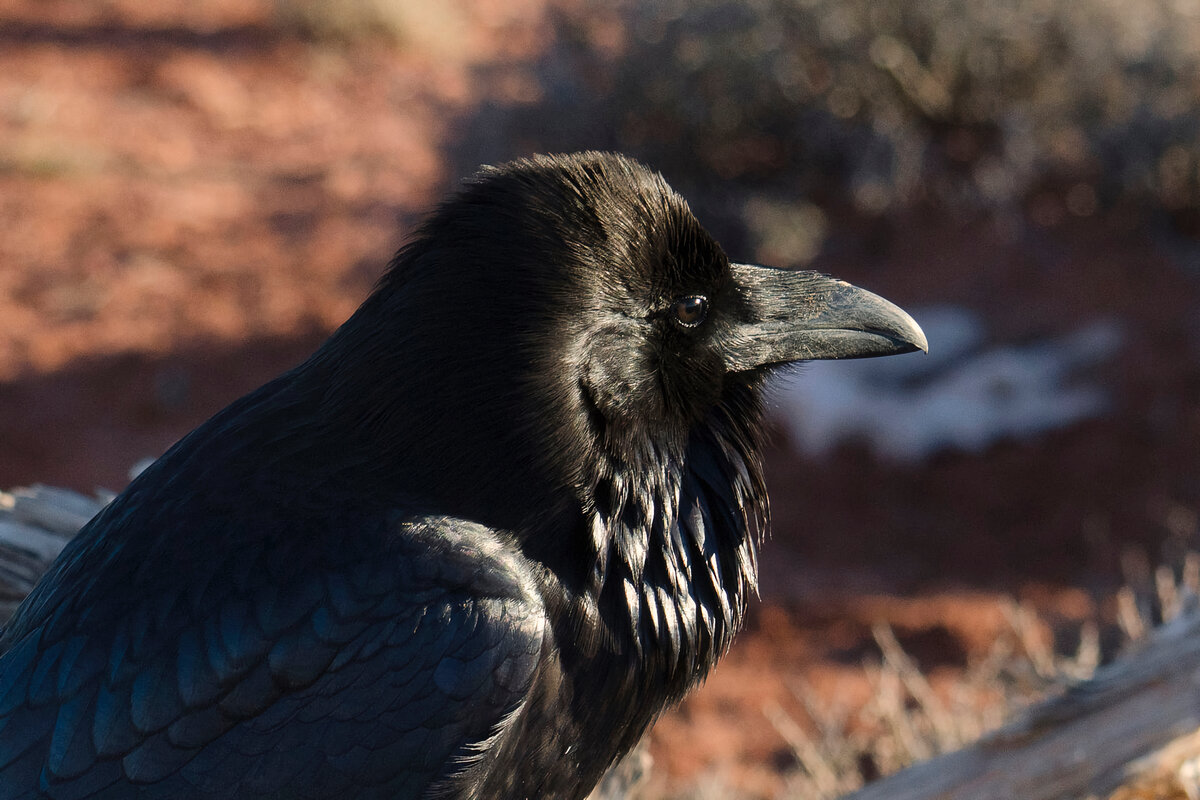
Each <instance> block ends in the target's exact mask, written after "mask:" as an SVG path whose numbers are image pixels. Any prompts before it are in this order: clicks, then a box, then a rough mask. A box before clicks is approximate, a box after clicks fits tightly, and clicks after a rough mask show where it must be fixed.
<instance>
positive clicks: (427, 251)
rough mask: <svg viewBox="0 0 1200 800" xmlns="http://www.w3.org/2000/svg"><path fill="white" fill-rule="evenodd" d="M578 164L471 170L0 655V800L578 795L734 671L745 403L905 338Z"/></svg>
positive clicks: (832, 286)
mask: <svg viewBox="0 0 1200 800" xmlns="http://www.w3.org/2000/svg"><path fill="white" fill-rule="evenodd" d="M925 348H926V343H925V338H924V335H923V334H922V332H921V330H920V328H919V327H918V326H917V324H916V323H915V322H914V321H913V320H912V319H911V318H910V317H909V316H908V315H907V314H905V313H904V312H903V311H901V310H900V309H898V308H897V307H895V306H894V305H892V304H891V303H888V302H887V301H885V300H883V299H882V298H879V297H877V296H876V295H873V294H871V293H869V292H866V291H864V290H862V289H858V288H856V287H854V286H851V285H849V284H847V283H843V282H841V281H837V280H834V279H832V278H828V277H825V276H822V275H819V274H817V273H814V272H803V271H787V270H781V269H773V268H768V267H759V266H748V265H745V264H737V263H731V262H730V261H729V259H728V258H727V257H726V256H725V254H724V252H722V250H721V248H720V247H719V246H718V245H717V243H716V242H715V241H714V240H713V239H712V238H711V237H710V236H709V235H708V234H707V233H706V232H705V230H704V229H703V228H701V226H700V224H699V223H698V222H697V221H696V219H695V218H694V217H693V215H692V214H691V212H690V211H689V209H688V206H687V205H686V203H685V202H684V200H683V199H682V198H681V197H680V196H679V195H677V194H676V193H675V192H674V191H672V190H671V189H670V188H669V187H668V186H667V184H666V183H665V181H664V180H663V179H662V177H661V176H659V175H658V174H656V173H654V172H652V171H650V170H648V169H647V168H645V167H643V166H642V165H640V164H638V163H637V162H635V161H632V160H630V159H628V158H625V157H622V156H619V155H614V154H605V153H582V154H574V155H565V156H538V157H533V158H529V159H525V160H520V161H516V162H513V163H510V164H506V165H504V166H500V167H493V168H484V169H483V170H482V171H481V172H480V173H479V174H478V175H477V176H476V177H475V178H474V179H473V180H470V181H468V182H467V183H465V184H464V185H463V187H462V188H461V189H460V190H459V191H458V192H457V193H456V194H455V195H453V196H452V197H451V198H450V199H448V200H447V201H445V202H444V203H443V204H442V205H441V206H439V207H438V208H437V209H436V210H435V211H434V212H433V213H432V214H431V215H430V216H429V218H428V219H427V220H426V221H425V222H424V224H423V225H422V226H421V227H420V229H419V231H418V233H417V235H416V236H415V237H414V239H413V240H412V241H411V242H410V243H409V244H408V245H406V246H405V247H403V248H402V249H401V250H400V251H399V253H398V254H397V255H396V256H395V258H394V259H393V261H392V263H391V264H390V266H389V268H388V270H387V272H386V273H385V275H384V277H383V278H382V279H381V280H380V282H379V285H378V286H377V287H376V289H375V291H374V292H373V293H372V294H371V295H370V297H369V298H368V299H367V300H366V301H365V302H364V304H363V305H362V307H361V308H360V309H359V310H358V311H357V312H356V313H355V314H354V315H353V316H352V317H351V318H350V319H349V320H348V321H347V322H346V323H345V324H344V325H343V326H342V327H341V328H339V329H338V330H337V331H336V332H334V333H333V335H332V336H331V337H330V338H329V340H328V341H327V342H325V344H324V345H322V347H321V348H320V349H319V350H318V351H317V352H316V353H315V354H314V355H313V356H311V357H310V358H309V359H308V360H307V361H306V362H304V363H303V364H301V365H300V366H298V367H296V368H295V369H293V370H291V371H290V372H288V373H286V374H284V375H282V376H281V377H279V378H276V379H275V380H273V381H271V382H270V383H268V384H266V385H265V386H263V387H261V388H260V389H258V390H257V391H254V392H252V393H251V394H249V395H247V396H246V397H243V398H242V399H240V400H238V401H236V402H234V403H233V404H232V405H230V406H229V407H228V408H226V409H224V410H223V411H221V412H219V413H218V414H216V416H214V417H213V418H212V419H210V420H209V421H208V422H206V423H204V424H203V425H201V426H200V427H199V428H197V429H196V430H195V431H193V432H192V433H191V434H189V435H188V436H186V437H184V438H183V439H182V440H181V441H180V442H179V443H177V444H176V445H175V446H174V447H172V448H171V449H170V450H169V451H168V452H167V453H166V454H165V455H163V456H162V457H161V458H159V459H158V460H157V461H156V462H155V463H154V464H153V465H151V466H150V467H149V468H147V469H146V470H145V471H144V472H143V473H142V474H141V475H139V476H138V477H137V478H136V479H135V480H134V481H133V482H132V483H131V484H130V485H129V487H128V488H126V489H125V491H124V492H122V493H121V494H120V495H119V496H118V497H117V498H116V499H115V500H113V502H112V503H111V504H109V505H108V506H107V507H106V508H105V509H104V510H103V511H102V512H101V513H100V514H98V515H97V516H96V518H95V519H93V520H92V521H91V522H90V523H89V524H88V525H87V526H86V527H85V528H84V529H83V530H82V531H81V532H80V533H79V534H78V536H77V537H76V538H75V539H74V540H73V541H72V542H71V543H70V544H69V546H68V547H67V548H66V549H65V550H64V551H63V553H62V555H61V557H60V558H59V559H58V560H57V561H56V562H55V564H54V565H53V566H52V567H51V569H50V571H49V572H48V573H47V574H46V576H45V577H44V579H43V580H42V581H41V583H40V584H39V585H38V586H37V587H36V588H35V589H34V591H33V593H32V594H30V596H29V597H28V599H27V600H26V601H25V603H24V604H23V605H22V606H21V607H20V609H19V610H18V611H17V613H16V615H15V616H14V617H13V618H12V620H11V621H10V622H9V624H8V626H7V627H6V628H5V629H4V630H3V633H2V635H0V652H3V656H2V657H0V798H2V799H3V800H27V799H31V798H53V800H80V799H81V798H93V799H97V800H98V799H100V798H105V799H107V798H172V799H173V800H179V799H180V798H314V799H315V798H338V799H339V800H342V799H345V798H363V799H366V798H421V797H429V798H581V797H583V796H585V795H586V794H587V793H588V792H589V790H590V789H591V787H592V786H593V785H594V784H595V783H596V782H597V780H598V779H599V777H600V776H601V774H602V773H603V771H604V770H605V769H606V768H607V767H608V766H609V765H610V764H611V763H612V762H613V761H614V760H615V759H617V758H618V757H619V756H621V755H622V754H623V753H625V752H627V751H628V750H629V749H630V748H631V747H632V746H633V745H634V744H635V743H636V742H637V740H638V739H639V738H640V737H641V735H642V734H643V732H644V731H645V729H646V728H647V727H648V726H649V725H650V723H651V722H652V721H653V720H654V718H655V717H656V715H658V714H659V713H660V712H661V711H662V710H663V709H664V708H665V707H667V706H668V705H670V704H671V703H674V702H675V701H677V700H679V699H680V698H681V697H682V696H683V695H684V694H685V693H686V692H687V691H688V689H689V688H691V687H692V686H694V685H695V684H696V683H697V682H698V681H700V680H701V679H702V678H703V677H704V676H705V675H706V674H707V673H708V671H709V670H710V669H711V668H712V667H713V665H714V664H715V663H716V661H717V659H718V658H719V657H720V656H721V654H722V653H723V652H724V651H725V650H726V648H727V647H728V646H729V643H730V641H731V638H732V637H733V635H734V633H735V632H736V631H737V630H738V627H739V625H740V624H741V621H742V617H743V613H744V611H745V608H746V602H747V598H748V596H749V595H750V594H751V593H753V592H754V590H755V587H756V556H755V547H756V538H757V537H758V536H759V535H760V534H761V533H762V531H763V530H764V529H765V526H766V514H767V498H766V493H765V490H764V487H763V480H762V467H761V458H760V443H761V440H762V435H763V434H762V424H761V421H760V417H761V413H762V408H761V407H762V401H761V398H760V395H761V391H762V384H763V381H764V378H765V376H766V375H767V374H769V373H770V372H771V371H773V370H774V369H775V368H777V367H778V366H780V365H783V364H787V363H789V362H794V361H797V360H804V359H819V358H855V357H865V356H878V355H886V354H890V353H902V352H908V351H912V350H916V349H925Z"/></svg>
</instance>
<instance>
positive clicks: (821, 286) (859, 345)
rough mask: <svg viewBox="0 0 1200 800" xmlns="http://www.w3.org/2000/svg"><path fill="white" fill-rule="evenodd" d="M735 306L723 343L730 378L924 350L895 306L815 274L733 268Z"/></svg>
mask: <svg viewBox="0 0 1200 800" xmlns="http://www.w3.org/2000/svg"><path fill="white" fill-rule="evenodd" d="M731 266H732V268H733V277H734V281H735V282H736V283H737V285H738V291H739V293H740V295H741V298H742V300H743V305H742V309H741V314H740V315H739V316H740V317H741V318H740V319H738V320H737V321H736V329H735V330H733V331H731V332H730V334H728V335H727V336H726V337H725V340H726V347H725V365H726V367H727V368H728V369H729V370H730V371H731V372H743V371H746V370H752V369H757V368H760V367H769V366H771V365H773V364H784V363H787V362H789V361H807V360H811V359H819V358H871V357H873V356H890V355H895V354H897V353H911V352H913V351H914V350H925V351H928V350H929V343H928V342H927V341H926V340H925V334H924V332H922V330H921V326H919V325H917V323H916V321H915V320H914V319H913V318H912V317H910V316H909V315H908V314H906V313H905V312H904V311H903V310H902V309H900V308H899V307H898V306H896V305H894V304H892V303H889V302H888V301H887V300H884V299H883V298H882V297H880V296H879V295H876V294H872V293H871V292H868V291H866V290H865V289H859V288H858V287H857V286H852V285H850V284H849V283H846V282H845V281H839V280H837V279H835V278H830V277H827V276H825V275H821V274H820V273H817V272H807V271H800V270H785V269H774V268H771V267H760V266H753V265H747V264H733V265H731Z"/></svg>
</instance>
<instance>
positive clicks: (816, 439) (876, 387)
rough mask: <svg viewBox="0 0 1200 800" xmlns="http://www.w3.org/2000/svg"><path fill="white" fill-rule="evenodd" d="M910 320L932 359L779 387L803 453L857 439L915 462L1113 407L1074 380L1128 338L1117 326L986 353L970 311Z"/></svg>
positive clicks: (819, 367)
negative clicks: (917, 326) (919, 329)
mask: <svg viewBox="0 0 1200 800" xmlns="http://www.w3.org/2000/svg"><path fill="white" fill-rule="evenodd" d="M914 316H915V317H916V319H917V321H918V322H920V323H921V327H922V328H923V329H924V330H925V333H926V335H927V336H928V338H929V342H930V354H929V355H927V356H926V355H922V354H920V353H914V354H911V355H906V356H895V357H891V358H883V359H866V360H861V361H843V362H832V361H820V362H812V363H809V364H807V365H805V366H803V367H802V368H801V369H799V370H798V371H797V372H796V373H795V375H794V376H791V377H788V378H786V379H785V380H784V381H783V382H782V385H777V386H776V389H777V392H776V394H775V397H776V398H777V400H778V407H777V408H776V412H777V416H778V417H780V418H781V420H782V422H783V423H784V425H785V426H786V428H787V429H788V431H789V433H790V434H791V436H792V439H793V441H795V442H796V443H797V445H798V446H799V447H800V448H801V449H802V451H803V452H804V453H807V454H817V455H819V454H822V453H825V452H827V451H829V450H830V449H832V448H833V447H834V446H835V445H837V444H838V443H839V442H843V441H847V440H859V441H865V442H867V443H868V444H869V445H870V446H871V447H872V449H874V450H875V451H876V452H877V453H878V454H879V455H881V456H884V457H887V458H892V459H897V460H905V461H915V460H919V459H922V458H925V457H927V456H929V455H931V454H933V453H936V452H938V451H940V450H946V449H958V450H969V451H978V450H982V449H983V448H985V447H987V446H988V445H990V444H992V443H993V442H995V441H997V440H1000V439H1005V438H1026V437H1030V436H1034V435H1036V434H1039V433H1043V432H1045V431H1049V430H1053V429H1055V428H1061V427H1065V426H1067V425H1070V424H1072V423H1074V422H1077V421H1079V420H1083V419H1088V418H1092V417H1096V416H1099V415H1100V414H1102V413H1104V411H1105V410H1106V408H1107V407H1108V404H1109V397H1108V392H1107V391H1106V390H1105V389H1104V388H1103V387H1101V386H1098V385H1096V384H1094V383H1088V382H1086V381H1080V380H1074V379H1073V377H1074V376H1075V375H1076V373H1078V372H1079V371H1080V370H1082V369H1085V368H1087V367H1091V366H1095V365H1097V364H1100V363H1102V362H1104V361H1106V360H1108V359H1110V358H1111V357H1112V356H1113V355H1114V354H1115V353H1116V352H1117V350H1118V349H1119V348H1120V346H1121V339H1122V336H1121V330H1120V327H1119V326H1118V325H1117V324H1116V323H1115V322H1112V321H1099V322H1095V323H1092V324H1090V325H1087V326H1085V327H1083V328H1081V329H1079V330H1077V331H1074V332H1072V333H1069V334H1066V335H1064V336H1059V337H1056V338H1053V339H1047V340H1043V341H1038V342H1034V343H1031V344H1026V345H1003V346H990V345H988V344H986V331H985V328H984V326H983V323H982V322H981V321H980V318H979V316H978V315H976V314H974V313H972V312H970V311H967V310H965V309H961V308H952V307H938V308H930V309H926V310H924V311H922V312H921V313H918V314H914Z"/></svg>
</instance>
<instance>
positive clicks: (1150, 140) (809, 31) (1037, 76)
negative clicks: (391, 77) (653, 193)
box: [487, 0, 1200, 216]
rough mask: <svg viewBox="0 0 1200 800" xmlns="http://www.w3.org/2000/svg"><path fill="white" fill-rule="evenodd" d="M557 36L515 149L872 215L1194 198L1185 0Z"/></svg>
mask: <svg viewBox="0 0 1200 800" xmlns="http://www.w3.org/2000/svg"><path fill="white" fill-rule="evenodd" d="M598 14H609V15H610V19H609V22H612V20H613V19H615V20H616V24H618V25H619V26H620V27H621V28H622V29H623V31H624V34H625V35H624V36H623V37H621V43H620V44H618V45H615V46H614V45H612V44H611V42H610V40H611V38H612V37H607V38H605V37H597V36H596V35H594V29H595V28H596V26H597V22H596V19H597V15H598ZM560 32H561V33H562V36H561V37H560V39H561V41H560V42H559V43H557V44H556V45H555V48H554V49H553V50H552V51H551V52H550V53H548V54H547V55H546V57H545V60H544V61H543V63H541V64H540V65H539V70H538V71H539V78H540V79H541V80H542V82H543V85H544V87H545V92H544V96H543V97H542V98H541V99H540V101H539V103H540V104H539V105H538V106H537V108H536V112H537V118H536V122H534V123H532V124H528V125H526V127H525V130H524V131H523V132H522V131H517V132H516V133H515V134H514V138H515V139H516V140H518V141H520V140H521V137H522V136H524V141H525V142H527V143H529V144H531V145H532V146H533V147H546V146H547V145H548V146H550V147H553V148H555V149H566V148H567V147H577V146H607V147H617V148H620V149H623V150H626V151H629V152H632V153H636V154H638V155H640V156H642V157H644V158H646V159H648V160H649V161H651V163H654V164H656V165H658V166H660V167H662V168H663V169H664V171H666V172H667V173H668V176H669V177H671V178H672V179H676V178H677V176H679V175H696V174H703V173H709V174H712V175H714V176H716V177H719V178H720V179H721V180H722V181H723V182H725V184H726V185H728V183H729V182H730V181H738V182H742V183H743V184H744V185H745V187H746V188H747V189H748V190H750V191H751V192H755V193H761V192H766V194H767V195H768V196H769V195H770V194H772V193H773V192H776V191H780V192H786V196H787V197H789V198H795V197H796V194H797V190H799V191H801V192H803V193H805V194H807V195H808V196H810V197H812V198H813V199H815V200H817V201H819V202H831V201H832V202H843V201H848V202H850V203H852V204H853V205H854V206H855V207H856V208H858V209H860V210H863V211H867V212H872V213H883V212H886V211H888V210H889V209H893V208H896V207H899V206H903V205H907V204H910V203H913V202H934V203H937V204H940V205H943V206H948V207H952V208H962V209H965V210H967V211H973V210H989V209H996V208H1011V207H1012V206H1013V205H1014V204H1018V203H1021V202H1022V201H1024V200H1026V199H1028V198H1029V197H1030V196H1031V193H1032V192H1034V191H1035V190H1044V189H1050V190H1053V191H1054V192H1055V193H1056V196H1057V197H1059V198H1061V202H1060V203H1058V207H1059V208H1062V209H1065V210H1067V211H1070V212H1073V213H1075V214H1077V215H1081V216H1086V215H1088V214H1091V213H1093V212H1094V211H1096V210H1097V209H1098V208H1101V207H1103V206H1105V205H1107V204H1112V203H1116V202H1121V201H1127V200H1130V201H1133V202H1136V203H1139V204H1146V203H1149V204H1151V205H1153V206H1156V207H1159V208H1164V209H1167V210H1169V211H1179V210H1186V209H1192V208H1196V207H1198V205H1200V180H1198V171H1200V136H1198V134H1200V1H1198V0H989V1H988V2H983V1H982V0H893V1H892V2H878V0H749V2H730V0H699V1H698V2H688V3H684V2H680V1H679V0H675V1H674V2H659V3H640V2H634V1H633V0H625V1H624V2H620V3H618V4H616V5H613V4H596V3H593V4H585V5H584V9H583V10H582V11H579V12H577V13H574V14H564V15H563V17H562V19H561V25H560ZM598 39H602V40H603V43H602V44H598V43H597V40H598ZM494 123H495V120H489V121H488V123H487V124H488V125H489V127H491V131H490V134H488V135H491V136H493V137H495V136H496V133H495V128H494ZM520 124H521V123H518V125H520ZM597 131H608V133H607V134H598V133H597ZM547 139H549V140H550V141H549V142H547V141H546V140H547Z"/></svg>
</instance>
